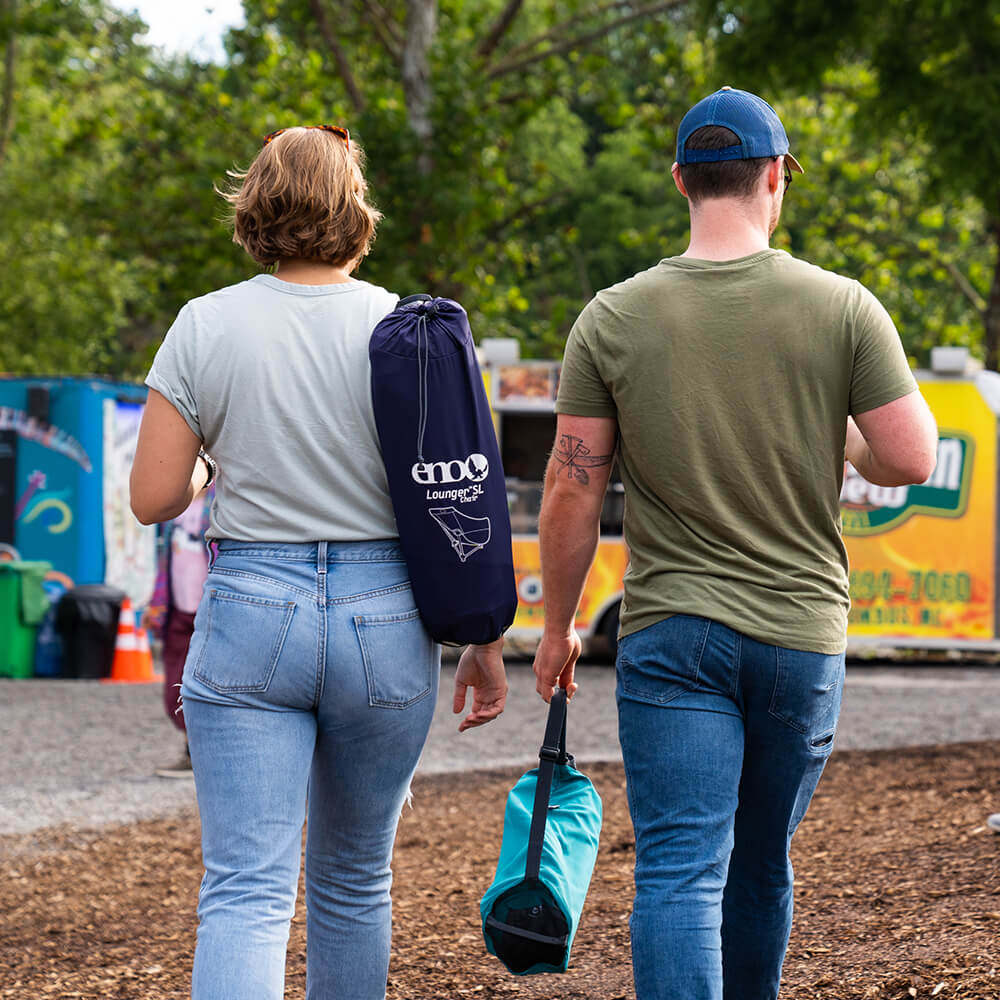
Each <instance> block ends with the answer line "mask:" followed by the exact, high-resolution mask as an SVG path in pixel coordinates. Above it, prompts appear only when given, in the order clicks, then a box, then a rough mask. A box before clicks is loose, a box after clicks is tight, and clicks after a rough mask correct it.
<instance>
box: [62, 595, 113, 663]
mask: <svg viewBox="0 0 1000 1000" xmlns="http://www.w3.org/2000/svg"><path fill="white" fill-rule="evenodd" d="M124 600H125V592H124V591H122V590H119V589H118V588H117V587H112V586H110V585H109V584H106V583H84V584H81V585H80V586H79V587H74V588H73V589H72V590H68V591H66V593H65V594H63V596H62V597H61V598H60V599H59V604H58V606H57V607H56V631H57V632H58V633H59V634H60V636H62V640H63V651H64V666H63V675H64V676H65V677H107V676H109V675H110V673H111V664H112V663H113V662H114V658H115V640H116V639H117V637H118V618H119V616H120V614H121V609H122V601H124Z"/></svg>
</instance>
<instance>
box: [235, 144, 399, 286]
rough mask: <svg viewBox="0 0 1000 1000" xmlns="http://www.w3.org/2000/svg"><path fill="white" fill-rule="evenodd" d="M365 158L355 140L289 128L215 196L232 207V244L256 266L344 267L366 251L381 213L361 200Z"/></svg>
mask: <svg viewBox="0 0 1000 1000" xmlns="http://www.w3.org/2000/svg"><path fill="white" fill-rule="evenodd" d="M363 156H364V154H363V153H362V151H361V149H360V147H359V146H358V145H357V143H355V141H354V140H353V139H351V140H350V141H345V140H344V139H342V138H341V137H340V136H339V135H335V134H333V133H331V132H328V131H325V130H323V129H318V128H290V129H287V130H286V131H284V132H282V133H281V134H280V135H279V136H277V137H276V138H275V139H274V140H272V141H271V142H268V143H267V144H266V145H265V146H264V148H263V149H262V150H261V151H260V152H259V153H258V154H257V157H256V159H255V160H254V161H253V163H251V164H250V167H249V169H247V170H246V171H245V172H242V171H230V172H229V176H230V177H231V178H232V181H233V185H232V187H231V189H230V190H229V191H222V192H220V194H222V196H223V197H224V198H225V199H226V200H227V201H228V202H229V203H230V204H231V205H232V206H233V220H232V221H233V242H234V243H236V244H238V245H239V246H241V247H243V249H244V250H246V252H247V253H248V254H249V255H250V256H251V257H252V258H253V259H254V260H255V261H257V263H258V264H265V265H267V264H274V263H276V262H277V261H279V260H282V259H289V258H303V259H306V260H318V261H322V262H323V263H324V264H331V265H333V266H334V267H343V266H344V265H345V264H348V263H349V262H351V261H354V260H360V259H361V258H362V257H364V256H365V255H366V254H367V253H368V251H369V249H370V248H371V244H372V240H373V239H374V238H375V227H376V225H377V224H378V221H379V219H381V218H382V215H381V213H380V212H379V211H378V210H377V209H376V208H375V207H374V206H372V205H370V204H369V203H368V202H367V200H366V198H365V196H366V194H367V190H368V185H367V183H366V181H365V177H364V173H363V171H362V164H363Z"/></svg>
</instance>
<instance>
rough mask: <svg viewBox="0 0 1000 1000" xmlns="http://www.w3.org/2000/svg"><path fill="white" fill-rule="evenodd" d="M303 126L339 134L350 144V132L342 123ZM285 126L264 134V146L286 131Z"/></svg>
mask: <svg viewBox="0 0 1000 1000" xmlns="http://www.w3.org/2000/svg"><path fill="white" fill-rule="evenodd" d="M302 127H303V128H318V129H320V130H321V131H323V132H332V133H333V134H334V135H336V136H339V137H340V138H341V139H343V140H344V142H345V143H346V144H347V145H348V146H350V144H351V133H350V132H348V131H347V129H346V128H344V126H343V125H303V126H302ZM287 131H288V129H287V128H279V129H277V130H276V131H274V132H271V133H270V134H269V135H265V136H264V145H265V146H266V145H267V144H268V143H269V142H270V141H271V140H272V139H277V138H278V136H279V135H281V133H282V132H287Z"/></svg>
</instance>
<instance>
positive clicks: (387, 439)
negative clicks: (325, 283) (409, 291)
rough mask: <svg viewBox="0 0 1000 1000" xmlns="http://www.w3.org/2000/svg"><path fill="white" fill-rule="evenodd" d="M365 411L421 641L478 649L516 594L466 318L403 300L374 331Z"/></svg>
mask: <svg viewBox="0 0 1000 1000" xmlns="http://www.w3.org/2000/svg"><path fill="white" fill-rule="evenodd" d="M368 355H369V358H370V359H371V370H372V375H371V378H372V404H373V406H374V409H375V425H376V428H377V430H378V436H379V442H380V444H381V447H382V458H383V460H384V462H385V470H386V476H387V478H388V481H389V493H390V495H391V497H392V506H393V510H394V511H395V514H396V525H397V528H398V530H399V541H400V545H401V547H402V549H403V555H404V556H405V558H406V564H407V569H408V570H409V574H410V583H411V585H412V587H413V594H414V597H415V599H416V602H417V609H418V610H419V612H420V617H421V618H422V619H423V623H424V626H425V627H426V629H427V631H428V633H430V635H431V637H432V638H433V639H435V640H436V641H437V642H441V643H445V644H447V645H459V646H460V645H465V644H466V643H478V644H482V643H487V642H492V641H493V640H494V639H497V638H499V636H501V635H502V634H503V633H504V632H505V631H506V630H507V629H508V628H509V627H510V624H511V622H513V620H514V612H515V611H516V609H517V591H516V588H515V585H514V564H513V556H512V552H511V541H510V514H509V512H508V508H507V487H506V483H505V481H504V473H503V466H502V465H501V462H500V449H499V447H498V445H497V438H496V432H495V431H494V429H493V420H492V417H491V415H490V407H489V403H488V401H487V399H486V390H485V388H484V386H483V378H482V374H481V373H480V371H479V364H478V363H477V361H476V353H475V347H474V345H473V340H472V331H471V330H470V328H469V318H468V316H467V315H466V314H465V310H464V309H463V308H462V307H461V306H460V305H459V304H458V303H457V302H453V301H452V300H451V299H443V298H431V296H429V295H411V296H410V297H409V298H406V299H403V300H402V301H401V302H400V303H399V304H398V305H397V306H396V308H395V309H394V310H393V311H392V312H391V313H389V315H388V316H386V317H385V318H384V319H382V320H381V322H380V323H379V324H378V325H377V326H376V327H375V329H374V330H373V331H372V336H371V340H370V342H369V346H368Z"/></svg>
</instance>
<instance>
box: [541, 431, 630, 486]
mask: <svg viewBox="0 0 1000 1000" xmlns="http://www.w3.org/2000/svg"><path fill="white" fill-rule="evenodd" d="M614 458H615V454H614V452H612V453H611V454H610V455H591V453H590V449H589V448H588V447H587V446H586V445H585V444H584V443H583V439H582V438H578V437H574V436H573V435H572V434H563V435H561V436H560V438H559V443H558V444H557V445H556V446H555V448H554V449H553V450H552V459H553V461H554V462H555V463H556V465H557V466H558V468H557V470H556V475H558V474H559V473H560V472H562V471H563V470H564V469H565V471H566V477H567V478H568V479H575V480H576V481H577V482H578V483H582V484H583V485H584V486H587V485H588V484H589V483H590V475H589V474H588V472H587V470H588V469H598V468H600V467H601V466H603V465H610V464H611V463H612V462H613V461H614Z"/></svg>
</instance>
